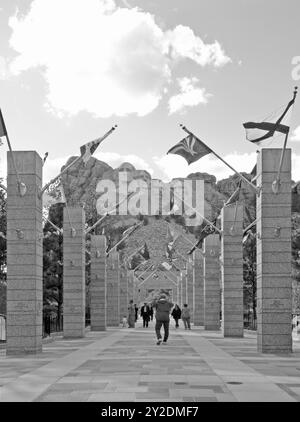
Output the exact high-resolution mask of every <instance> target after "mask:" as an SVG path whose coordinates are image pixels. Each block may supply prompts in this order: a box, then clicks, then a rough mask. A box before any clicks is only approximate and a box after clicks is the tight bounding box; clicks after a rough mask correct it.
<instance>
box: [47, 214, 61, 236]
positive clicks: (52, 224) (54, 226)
mask: <svg viewBox="0 0 300 422" xmlns="http://www.w3.org/2000/svg"><path fill="white" fill-rule="evenodd" d="M44 218H45V220H46V221H47V222H48V223H49V224H50V225H51V226H52V227H53V228H54V229H55V230H57V231H59V233H60V234H62V229H60V228H59V227H57V226H56V225H55V224H54V223H52V221H50V220H49V218H47V217H44Z"/></svg>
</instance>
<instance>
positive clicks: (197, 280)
mask: <svg viewBox="0 0 300 422" xmlns="http://www.w3.org/2000/svg"><path fill="white" fill-rule="evenodd" d="M193 258H194V271H193V277H194V325H204V273H203V270H204V269H203V256H202V253H201V251H200V250H199V249H196V250H195V252H194V253H193Z"/></svg>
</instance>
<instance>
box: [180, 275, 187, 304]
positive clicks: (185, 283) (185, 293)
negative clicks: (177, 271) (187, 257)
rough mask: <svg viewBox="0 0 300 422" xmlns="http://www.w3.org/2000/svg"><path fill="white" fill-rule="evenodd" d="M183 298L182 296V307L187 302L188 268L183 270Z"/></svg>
mask: <svg viewBox="0 0 300 422" xmlns="http://www.w3.org/2000/svg"><path fill="white" fill-rule="evenodd" d="M181 298H182V307H183V305H184V304H185V303H187V270H186V269H184V270H182V271H181Z"/></svg>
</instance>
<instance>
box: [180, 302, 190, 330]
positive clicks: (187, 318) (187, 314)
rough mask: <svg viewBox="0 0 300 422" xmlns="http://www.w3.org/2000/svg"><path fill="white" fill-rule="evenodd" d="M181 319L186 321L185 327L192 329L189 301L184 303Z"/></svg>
mask: <svg viewBox="0 0 300 422" xmlns="http://www.w3.org/2000/svg"><path fill="white" fill-rule="evenodd" d="M181 319H182V321H183V323H184V329H185V330H187V329H189V330H190V329H191V314H190V310H189V307H188V305H187V303H185V304H184V305H183V309H182V312H181Z"/></svg>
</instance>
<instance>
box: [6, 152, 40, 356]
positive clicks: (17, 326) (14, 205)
mask: <svg viewBox="0 0 300 422" xmlns="http://www.w3.org/2000/svg"><path fill="white" fill-rule="evenodd" d="M13 154H14V157H15V162H16V167H17V170H18V173H19V175H20V179H21V181H22V182H23V183H25V184H26V187H27V191H26V194H25V195H24V196H20V195H19V192H18V186H17V179H16V175H15V172H14V167H13V164H12V155H11V153H10V152H8V153H7V344H6V353H7V355H17V354H23V353H39V352H41V351H42V315H43V228H42V200H41V198H39V196H38V193H39V188H41V187H42V160H41V158H40V156H39V155H38V154H37V153H36V152H35V151H14V153H13Z"/></svg>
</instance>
